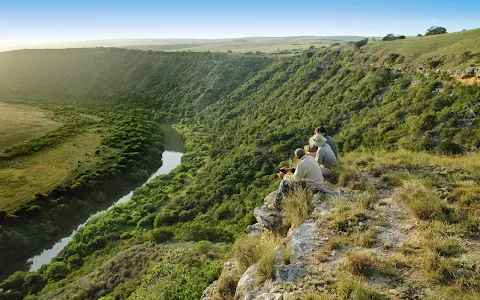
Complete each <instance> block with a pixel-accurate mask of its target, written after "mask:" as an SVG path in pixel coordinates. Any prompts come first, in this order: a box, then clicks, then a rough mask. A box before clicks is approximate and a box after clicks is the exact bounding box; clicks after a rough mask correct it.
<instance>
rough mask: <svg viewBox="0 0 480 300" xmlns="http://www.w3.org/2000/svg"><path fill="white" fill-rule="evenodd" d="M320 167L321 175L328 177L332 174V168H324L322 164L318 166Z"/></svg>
mask: <svg viewBox="0 0 480 300" xmlns="http://www.w3.org/2000/svg"><path fill="white" fill-rule="evenodd" d="M320 169H321V170H322V175H323V177H324V178H325V177H327V178H328V177H330V175H332V170H330V169H327V168H325V167H323V166H320Z"/></svg>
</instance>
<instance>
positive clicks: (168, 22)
mask: <svg viewBox="0 0 480 300" xmlns="http://www.w3.org/2000/svg"><path fill="white" fill-rule="evenodd" d="M479 12H480V0H415V1H412V0H407V1H402V0H397V1H389V0H382V1H379V0H369V1H353V0H331V1H323V0H317V1H306V0H290V1H284V0H276V1H271V0H265V1H261V0H242V1H238V0H236V1H228V0H223V1H213V0H207V1H202V0H171V1H150V0H136V1H123V0H116V1H111V0H96V1H91V0H83V1H70V0H63V1H53V0H43V1H42V0H0V45H1V44H3V45H11V44H28V43H38V42H56V41H82V40H99V39H124V38H209V39H210V38H212V39H214V38H235V37H250V36H300V35H317V36H331V35H355V36H384V35H386V34H387V33H394V34H403V35H416V34H418V33H421V34H423V33H425V30H426V29H427V28H429V27H430V26H433V25H435V26H442V27H445V28H447V30H448V32H455V31H461V30H463V29H473V28H479V27H480V15H479Z"/></svg>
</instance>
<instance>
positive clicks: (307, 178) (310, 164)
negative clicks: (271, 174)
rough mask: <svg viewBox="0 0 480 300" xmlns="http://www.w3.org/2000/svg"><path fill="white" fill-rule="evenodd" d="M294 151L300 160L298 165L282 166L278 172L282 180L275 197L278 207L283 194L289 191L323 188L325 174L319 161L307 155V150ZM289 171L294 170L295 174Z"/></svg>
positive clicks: (276, 206) (278, 207)
mask: <svg viewBox="0 0 480 300" xmlns="http://www.w3.org/2000/svg"><path fill="white" fill-rule="evenodd" d="M294 153H295V157H296V159H297V160H298V165H297V167H296V168H281V169H280V172H278V174H277V175H278V177H280V178H281V179H282V181H281V182H280V185H279V186H278V190H277V197H276V199H275V208H276V209H280V204H281V201H282V200H283V196H284V195H285V194H286V193H288V192H289V191H292V190H296V189H298V188H309V189H312V190H317V191H319V190H322V189H323V175H322V171H321V170H320V166H319V165H318V163H317V161H316V160H315V159H314V158H313V157H311V156H309V155H305V151H304V150H303V149H301V148H298V149H297V150H295V152H294ZM287 172H293V174H289V175H287V174H286V173H287Z"/></svg>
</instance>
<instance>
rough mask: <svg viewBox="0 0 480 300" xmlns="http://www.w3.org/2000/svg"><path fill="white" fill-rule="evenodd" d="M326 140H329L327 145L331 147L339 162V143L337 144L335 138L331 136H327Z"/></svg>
mask: <svg viewBox="0 0 480 300" xmlns="http://www.w3.org/2000/svg"><path fill="white" fill-rule="evenodd" d="M324 138H326V139H327V144H328V145H329V146H330V148H332V151H333V154H335V158H336V159H337V160H338V147H337V143H336V142H335V140H334V139H333V137H331V136H329V135H325V136H324Z"/></svg>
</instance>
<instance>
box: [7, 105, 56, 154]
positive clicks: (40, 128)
mask: <svg viewBox="0 0 480 300" xmlns="http://www.w3.org/2000/svg"><path fill="white" fill-rule="evenodd" d="M48 114H49V112H47V111H45V110H42V109H39V108H36V107H32V106H26V105H19V104H8V103H2V102H0V151H1V150H3V149H4V148H6V147H9V146H11V145H13V144H17V143H20V142H23V141H26V140H29V139H32V138H36V137H40V136H42V135H43V134H45V133H46V132H49V131H52V130H55V129H57V128H58V127H60V126H61V125H62V124H61V123H59V122H56V121H53V120H51V119H49V118H48Z"/></svg>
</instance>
